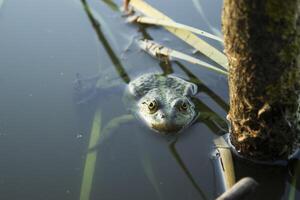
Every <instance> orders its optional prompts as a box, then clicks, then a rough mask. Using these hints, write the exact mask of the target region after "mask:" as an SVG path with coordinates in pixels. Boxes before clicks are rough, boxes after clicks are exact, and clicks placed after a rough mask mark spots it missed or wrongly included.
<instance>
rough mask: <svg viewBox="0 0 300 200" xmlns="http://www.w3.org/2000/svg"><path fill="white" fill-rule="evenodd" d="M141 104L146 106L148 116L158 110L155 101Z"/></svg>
mask: <svg viewBox="0 0 300 200" xmlns="http://www.w3.org/2000/svg"><path fill="white" fill-rule="evenodd" d="M143 104H144V105H146V106H147V108H148V111H149V113H150V114H153V113H155V112H156V111H157V110H158V104H157V102H156V101H155V100H153V101H150V102H143Z"/></svg>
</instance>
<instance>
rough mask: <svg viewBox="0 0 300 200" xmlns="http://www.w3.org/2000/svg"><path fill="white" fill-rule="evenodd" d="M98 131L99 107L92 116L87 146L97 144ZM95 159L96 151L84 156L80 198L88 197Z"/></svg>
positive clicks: (99, 124)
mask: <svg viewBox="0 0 300 200" xmlns="http://www.w3.org/2000/svg"><path fill="white" fill-rule="evenodd" d="M100 131H101V110H100V108H98V109H97V110H96V113H95V116H94V120H93V124H92V130H91V135H90V141H89V146H88V148H92V147H94V146H95V145H96V144H97V142H98V141H99V138H100V134H101V133H100ZM96 160H97V151H89V152H88V153H87V156H86V160H85V166H84V170H83V177H82V183H81V190H80V200H89V199H90V193H91V190H92V185H93V177H94V172H95V166H96Z"/></svg>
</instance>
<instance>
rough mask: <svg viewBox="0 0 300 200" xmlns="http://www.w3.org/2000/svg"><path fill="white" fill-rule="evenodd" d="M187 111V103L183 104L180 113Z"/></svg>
mask: <svg viewBox="0 0 300 200" xmlns="http://www.w3.org/2000/svg"><path fill="white" fill-rule="evenodd" d="M187 109H188V105H187V103H185V102H183V103H182V104H181V105H180V107H179V110H180V111H186V110H187Z"/></svg>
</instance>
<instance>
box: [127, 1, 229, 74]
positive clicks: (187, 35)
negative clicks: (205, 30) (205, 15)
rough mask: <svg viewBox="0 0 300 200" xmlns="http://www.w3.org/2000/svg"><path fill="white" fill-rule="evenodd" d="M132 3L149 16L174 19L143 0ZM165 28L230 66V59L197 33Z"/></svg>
mask: <svg viewBox="0 0 300 200" xmlns="http://www.w3.org/2000/svg"><path fill="white" fill-rule="evenodd" d="M130 5H131V6H133V7H134V8H135V9H136V10H138V11H140V12H141V13H143V14H144V15H146V16H148V17H153V18H157V19H163V20H169V21H173V20H172V19H171V18H169V17H168V16H166V15H164V14H163V13H161V12H160V11H158V10H156V9H155V8H153V7H152V6H150V5H149V4H147V3H146V2H144V1H142V0H131V1H130ZM165 28H166V29H167V30H168V31H170V32H171V33H173V34H174V35H176V36H177V37H178V38H180V39H182V40H183V41H185V42H186V43H188V44H189V45H191V46H192V47H194V48H195V49H197V50H198V51H200V52H201V53H202V54H204V55H206V56H207V57H209V58H210V59H212V60H213V61H214V62H216V63H218V64H219V65H221V66H222V67H224V68H225V69H227V68H228V61H227V58H226V56H225V55H224V54H223V53H221V52H220V51H219V50H217V49H216V48H215V47H213V46H211V45H210V44H208V43H207V42H205V41H204V40H202V39H200V38H199V37H197V36H196V35H195V34H193V33H191V32H190V31H187V30H182V29H178V28H172V27H168V26H166V27H165Z"/></svg>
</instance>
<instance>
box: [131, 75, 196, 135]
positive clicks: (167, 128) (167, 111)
mask: <svg viewBox="0 0 300 200" xmlns="http://www.w3.org/2000/svg"><path fill="white" fill-rule="evenodd" d="M196 92H197V86H196V85H195V84H193V83H190V82H187V81H185V80H183V79H181V78H178V77H175V76H163V75H159V74H154V73H151V74H144V75H141V76H140V77H138V78H137V79H135V80H133V81H131V82H130V83H129V84H128V89H127V95H126V96H127V97H128V98H127V100H128V102H129V103H128V106H129V108H130V110H131V111H132V112H133V113H134V114H135V115H136V116H137V117H138V118H139V119H141V120H142V121H143V122H144V123H145V124H146V125H147V126H148V127H150V128H151V129H153V130H155V131H157V132H159V133H176V132H178V131H180V130H182V129H183V128H185V127H187V126H189V125H190V124H191V123H192V122H193V120H194V119H195V118H196V116H197V115H198V114H197V112H196V111H195V105H194V103H193V102H192V101H191V99H190V98H191V97H192V96H193V95H195V94H196ZM153 101H155V102H156V105H157V108H156V109H154V110H152V111H151V110H149V104H150V103H151V102H153ZM183 105H184V106H183ZM182 106H183V107H184V109H182Z"/></svg>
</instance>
